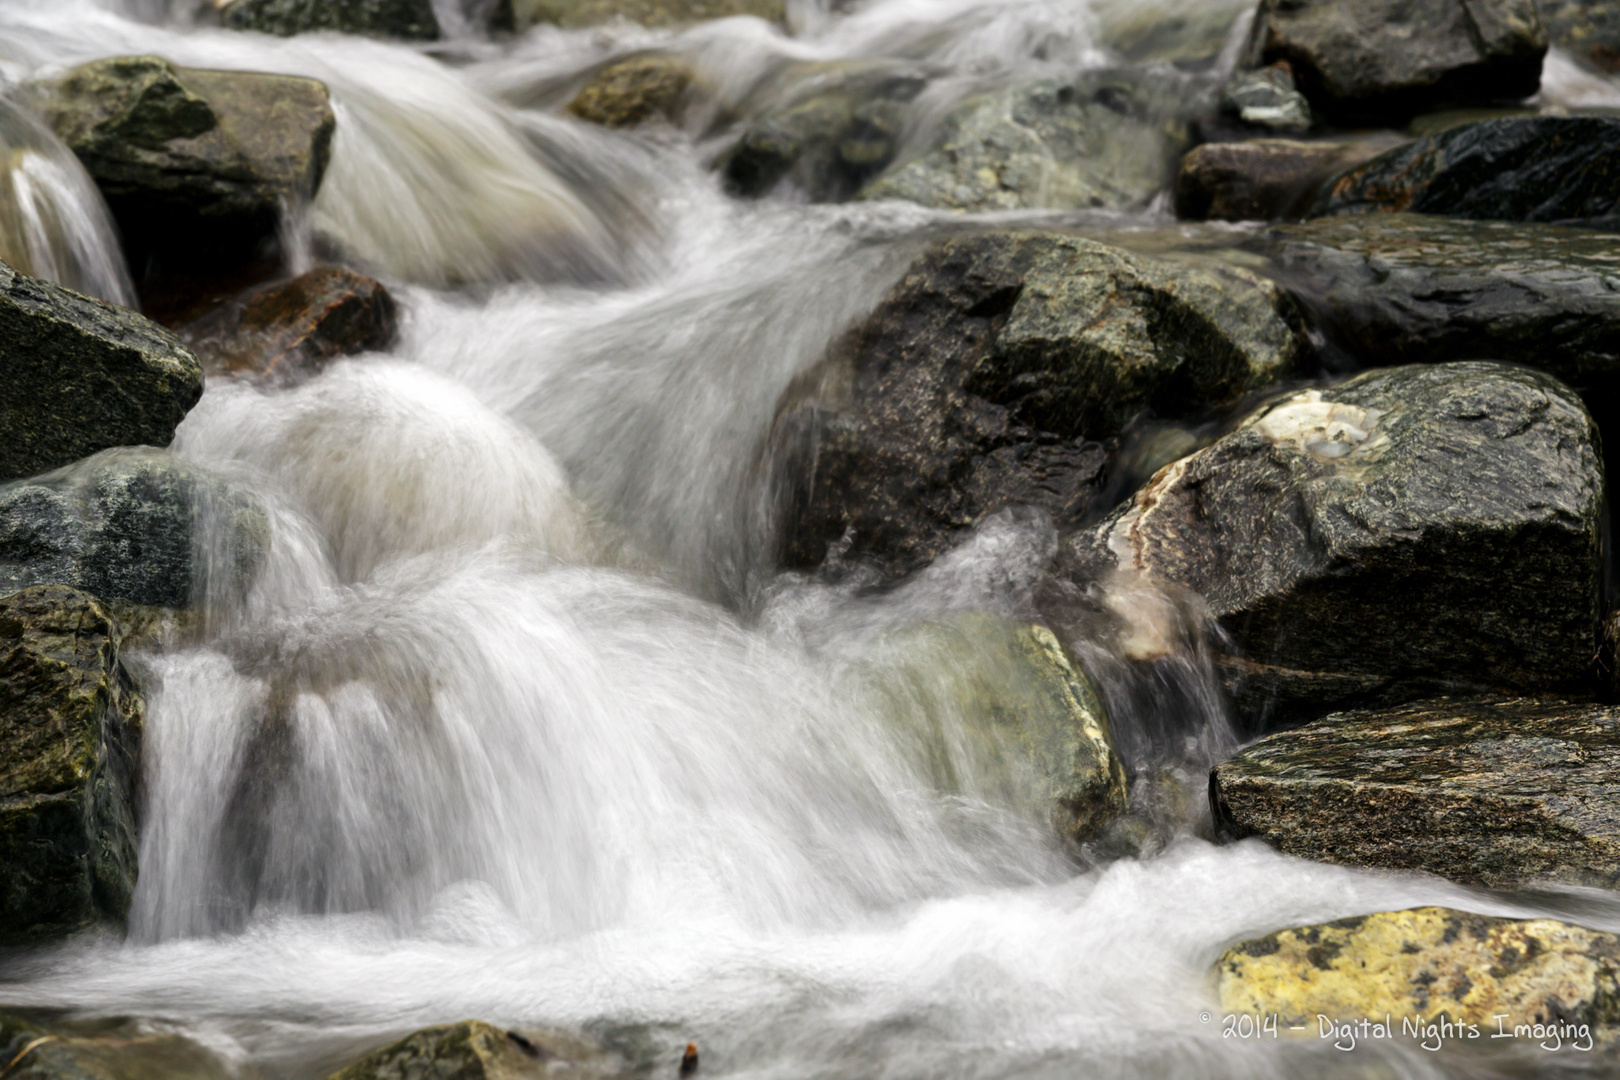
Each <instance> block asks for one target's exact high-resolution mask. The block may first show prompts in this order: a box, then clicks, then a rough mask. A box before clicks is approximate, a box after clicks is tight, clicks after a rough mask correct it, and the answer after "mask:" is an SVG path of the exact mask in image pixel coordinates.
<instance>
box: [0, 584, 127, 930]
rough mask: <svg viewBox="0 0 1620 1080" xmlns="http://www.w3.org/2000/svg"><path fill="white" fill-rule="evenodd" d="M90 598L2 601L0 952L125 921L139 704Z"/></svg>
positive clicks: (43, 592) (36, 593)
mask: <svg viewBox="0 0 1620 1080" xmlns="http://www.w3.org/2000/svg"><path fill="white" fill-rule="evenodd" d="M121 639H122V634H121V632H120V630H119V628H118V624H117V623H116V622H114V621H113V619H112V618H111V616H109V615H108V614H107V612H106V610H105V609H103V608H102V607H101V606H100V604H99V603H98V602H97V601H96V600H95V598H94V597H91V596H87V595H85V594H84V593H81V592H78V591H75V590H73V589H68V588H63V587H61V586H46V587H44V588H37V589H27V590H24V591H22V592H17V593H13V594H11V595H9V596H4V597H0V945H19V944H27V943H31V942H36V941H41V940H45V939H50V938H57V937H61V936H64V935H66V934H70V933H73V932H74V931H76V930H80V929H83V928H84V927H86V926H90V925H93V924H95V923H97V922H102V921H110V922H114V923H118V922H122V921H123V919H124V918H125V916H126V915H127V913H128V911H129V901H130V896H131V895H132V893H133V892H134V888H135V873H136V870H135V851H136V822H135V804H134V795H135V782H136V778H137V776H138V774H139V770H140V752H141V728H142V724H143V722H144V720H143V717H144V710H145V705H144V704H143V702H142V700H141V695H140V693H139V691H138V690H137V689H136V686H135V684H134V682H133V681H132V680H131V679H130V677H129V674H128V672H126V671H125V670H124V667H123V664H122V663H120V661H119V658H118V650H119V646H120V642H121Z"/></svg>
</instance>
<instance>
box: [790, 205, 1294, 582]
mask: <svg viewBox="0 0 1620 1080" xmlns="http://www.w3.org/2000/svg"><path fill="white" fill-rule="evenodd" d="M1305 347H1306V346H1305V342H1304V339H1303V337H1302V335H1301V334H1300V333H1299V331H1298V329H1297V328H1296V326H1295V324H1294V323H1293V321H1292V308H1291V306H1290V303H1289V301H1288V300H1287V298H1286V297H1285V296H1284V295H1283V294H1282V293H1281V291H1280V290H1278V289H1277V288H1276V287H1275V286H1274V285H1272V284H1271V283H1270V282H1268V281H1265V280H1264V279H1262V278H1260V277H1258V276H1255V275H1248V274H1245V273H1243V272H1241V271H1238V270H1235V269H1221V270H1216V269H1211V268H1205V267H1194V266H1185V265H1179V264H1174V263H1169V262H1164V261H1159V260H1153V259H1145V258H1140V257H1137V256H1134V255H1131V254H1128V253H1126V252H1124V251H1121V250H1119V249H1117V248H1111V247H1108V246H1106V245H1103V244H1099V243H1097V242H1095V241H1091V240H1084V239H1080V238H1078V237H1071V236H1065V235H1062V234H1041V233H1011V234H991V235H985V236H974V237H966V238H960V239H954V240H948V241H945V242H943V243H941V244H939V245H937V246H936V247H934V248H933V249H931V250H930V251H929V252H928V253H926V254H925V255H923V256H922V257H921V258H920V259H918V260H917V262H915V263H914V264H913V265H912V267H911V269H910V271H909V272H908V273H907V275H906V277H905V279H904V280H903V281H902V282H901V283H900V284H899V285H897V286H896V287H895V288H894V289H893V290H892V291H891V292H890V294H889V295H888V296H887V297H886V298H885V299H884V301H883V302H882V303H881V304H880V305H879V306H878V308H877V310H876V311H875V312H874V313H873V314H872V315H871V316H870V317H869V318H868V319H867V321H866V322H865V324H864V325H862V326H861V327H859V328H858V329H856V330H855V331H854V332H852V333H851V334H850V335H849V336H848V337H847V338H846V339H845V340H844V341H842V342H841V343H839V344H838V345H836V346H835V347H834V350H833V352H832V354H831V355H830V357H829V359H828V361H827V363H826V364H825V366H824V367H823V369H822V370H821V371H820V372H818V373H816V375H815V378H818V379H819V380H820V385H819V387H814V388H811V387H806V388H805V390H804V397H805V398H808V399H809V400H808V401H805V400H797V399H790V400H789V401H788V402H786V403H785V404H784V408H783V415H781V416H780V417H779V418H778V428H779V430H783V431H786V432H789V433H793V437H798V438H804V439H805V440H806V443H805V445H807V446H809V447H811V448H812V449H811V450H809V451H808V453H809V454H810V456H809V457H806V456H804V454H799V455H790V463H789V466H788V468H789V469H790V470H793V469H799V470H802V472H799V473H798V474H797V475H790V477H789V478H788V481H787V482H788V483H789V484H790V485H792V486H794V487H795V488H796V489H797V494H796V495H795V497H794V499H795V501H794V503H793V505H792V506H791V508H790V510H789V512H788V515H787V520H786V521H785V523H784V525H783V530H782V536H783V540H784V548H785V554H784V558H785V561H786V562H787V563H788V564H789V565H792V566H799V567H815V566H820V565H822V564H823V563H824V562H828V561H829V560H830V563H831V566H838V565H842V564H845V563H849V564H854V563H857V562H870V563H872V564H875V565H876V566H877V567H878V568H880V570H881V571H882V572H883V573H884V574H887V575H898V574H903V573H905V572H907V571H909V570H912V569H915V568H916V567H918V566H920V565H922V564H924V563H926V562H928V561H929V560H931V559H932V558H933V557H934V556H935V555H937V554H939V553H940V552H941V551H943V550H944V549H945V548H947V547H949V546H950V545H951V544H952V543H953V542H954V541H955V539H956V538H957V537H959V536H960V534H961V533H962V531H963V530H965V529H966V528H968V527H970V526H971V525H973V524H974V523H975V522H976V521H978V520H980V519H981V518H982V517H983V516H984V515H986V514H988V513H990V512H992V511H994V510H996V509H998V508H1000V507H1002V506H1009V505H1025V506H1034V507H1037V508H1039V509H1041V510H1043V511H1045V512H1047V513H1049V514H1051V515H1052V516H1053V517H1054V518H1055V519H1056V520H1057V521H1059V522H1060V523H1073V522H1074V521H1076V520H1077V519H1078V518H1079V517H1080V516H1081V515H1082V514H1084V513H1085V512H1086V510H1087V509H1088V508H1090V507H1091V505H1092V500H1093V498H1094V497H1095V495H1096V491H1097V488H1098V486H1099V484H1100V480H1101V476H1102V472H1103V469H1104V466H1105V464H1106V463H1107V462H1108V460H1109V456H1110V453H1111V450H1112V448H1113V447H1114V446H1115V445H1116V443H1115V440H1116V438H1117V436H1118V435H1119V434H1120V432H1121V431H1122V430H1123V429H1124V428H1125V426H1126V424H1127V423H1128V422H1129V421H1130V420H1131V419H1132V418H1133V417H1134V416H1136V415H1137V414H1139V413H1140V412H1141V411H1142V410H1143V409H1146V408H1149V407H1151V408H1153V409H1154V410H1156V411H1157V412H1158V413H1159V414H1160V415H1189V414H1194V413H1197V412H1199V411H1201V410H1202V409H1204V408H1205V407H1207V406H1208V405H1210V404H1212V403H1217V402H1221V401H1232V400H1235V399H1236V398H1238V397H1239V396H1241V395H1242V394H1244V393H1246V392H1248V391H1250V390H1253V389H1256V388H1258V387H1263V386H1266V385H1268V384H1269V383H1271V382H1273V381H1275V380H1277V379H1279V378H1282V377H1284V376H1286V375H1287V374H1289V373H1290V372H1291V371H1292V369H1293V366H1294V364H1295V363H1296V361H1297V359H1298V358H1299V357H1300V355H1301V354H1302V353H1303V351H1304V349H1305Z"/></svg>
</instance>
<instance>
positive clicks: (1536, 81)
mask: <svg viewBox="0 0 1620 1080" xmlns="http://www.w3.org/2000/svg"><path fill="white" fill-rule="evenodd" d="M1546 52H1547V34H1546V31H1545V30H1544V29H1543V28H1542V25H1541V20H1540V18H1539V17H1538V16H1537V13H1536V3H1535V0H1261V3H1260V10H1259V11H1258V12H1257V13H1256V15H1255V20H1254V29H1253V31H1252V33H1251V36H1250V39H1249V45H1248V57H1249V61H1250V63H1251V65H1252V66H1255V67H1259V66H1261V65H1264V64H1275V63H1277V62H1278V61H1280V60H1283V61H1287V62H1288V64H1289V66H1290V67H1291V68H1293V72H1294V78H1295V80H1296V81H1297V82H1298V83H1299V87H1300V89H1301V90H1303V91H1304V92H1305V96H1306V98H1307V99H1309V101H1310V104H1311V108H1312V109H1314V110H1315V111H1316V112H1317V113H1319V114H1321V115H1323V116H1326V117H1327V118H1328V119H1330V120H1332V121H1334V122H1335V123H1339V124H1346V125H1354V124H1358V123H1374V124H1394V125H1399V124H1401V123H1404V122H1405V121H1406V120H1409V119H1411V118H1412V117H1413V116H1415V115H1417V114H1418V113H1420V112H1428V111H1433V110H1435V109H1442V108H1449V107H1452V106H1469V105H1489V104H1493V103H1496V102H1499V101H1516V100H1519V99H1521V98H1526V97H1529V96H1530V95H1531V94H1534V93H1535V92H1536V90H1537V88H1538V87H1539V86H1540V84H1541V60H1542V57H1543V56H1545V55H1546Z"/></svg>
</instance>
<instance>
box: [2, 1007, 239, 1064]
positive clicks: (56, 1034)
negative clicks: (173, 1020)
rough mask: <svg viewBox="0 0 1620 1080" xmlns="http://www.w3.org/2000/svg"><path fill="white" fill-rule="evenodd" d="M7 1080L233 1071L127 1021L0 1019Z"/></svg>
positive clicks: (195, 1048)
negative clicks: (7, 1069) (69, 1021)
mask: <svg viewBox="0 0 1620 1080" xmlns="http://www.w3.org/2000/svg"><path fill="white" fill-rule="evenodd" d="M0 1063H10V1070H9V1071H8V1072H6V1073H5V1074H4V1075H5V1080H230V1078H232V1077H234V1076H236V1075H237V1073H236V1071H235V1070H233V1069H230V1068H227V1067H226V1066H225V1064H224V1063H223V1062H221V1061H220V1060H219V1059H218V1058H216V1057H214V1055H213V1054H211V1053H209V1052H208V1051H207V1050H204V1049H203V1048H202V1047H201V1046H199V1045H197V1044H196V1043H194V1042H191V1041H190V1040H189V1039H185V1038H182V1037H181V1036H179V1035H174V1034H170V1033H168V1032H165V1031H162V1030H155V1029H154V1027H153V1026H152V1025H148V1024H145V1023H142V1022H134V1023H132V1022H129V1021H105V1020H101V1021H89V1022H75V1023H71V1024H69V1023H62V1022H57V1021H45V1020H29V1019H24V1018H23V1017H20V1016H7V1015H5V1014H3V1013H0Z"/></svg>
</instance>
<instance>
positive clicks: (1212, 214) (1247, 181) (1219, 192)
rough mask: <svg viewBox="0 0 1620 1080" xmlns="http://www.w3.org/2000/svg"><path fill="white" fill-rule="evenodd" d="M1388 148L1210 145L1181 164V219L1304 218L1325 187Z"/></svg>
mask: <svg viewBox="0 0 1620 1080" xmlns="http://www.w3.org/2000/svg"><path fill="white" fill-rule="evenodd" d="M1387 147H1388V142H1387V141H1386V140H1383V139H1377V138H1373V139H1359V140H1355V141H1339V142H1301V141H1298V140H1293V139H1253V140H1250V141H1248V142H1220V143H1205V144H1204V145H1202V146H1197V147H1194V148H1193V149H1192V150H1190V151H1188V152H1187V155H1186V156H1185V157H1183V158H1182V159H1181V168H1180V170H1179V172H1178V173H1177V175H1176V190H1175V195H1176V216H1177V217H1180V218H1187V219H1191V220H1194V221H1204V220H1215V221H1277V220H1280V219H1285V218H1300V217H1304V216H1305V213H1306V211H1307V210H1309V209H1310V207H1311V204H1312V203H1314V202H1315V201H1316V197H1317V193H1318V191H1319V190H1320V189H1321V187H1322V185H1323V184H1325V183H1326V182H1327V181H1328V180H1330V179H1332V178H1333V176H1334V175H1336V174H1337V173H1339V172H1340V171H1342V170H1344V169H1346V168H1348V167H1350V166H1352V165H1355V164H1357V163H1358V162H1360V161H1364V160H1366V159H1367V158H1370V157H1374V156H1376V155H1377V154H1379V153H1381V152H1382V151H1383V150H1385V149H1386V148H1387Z"/></svg>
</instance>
